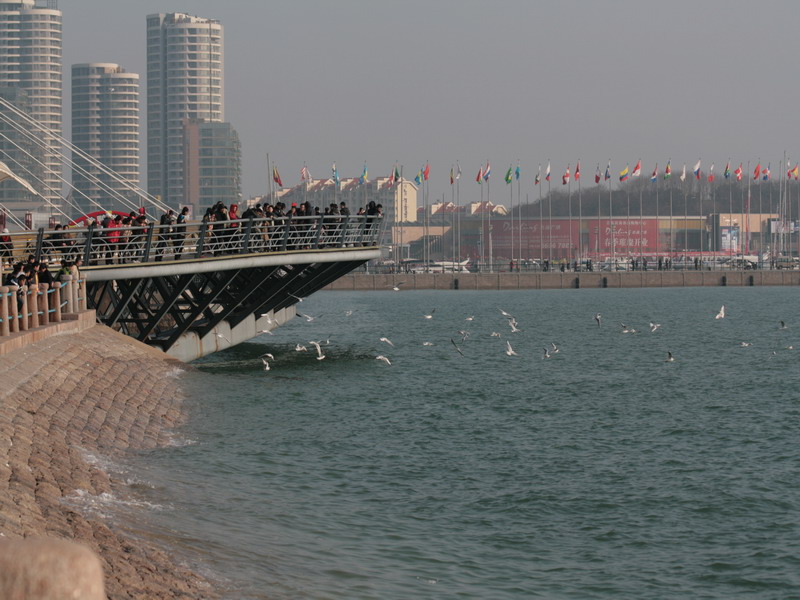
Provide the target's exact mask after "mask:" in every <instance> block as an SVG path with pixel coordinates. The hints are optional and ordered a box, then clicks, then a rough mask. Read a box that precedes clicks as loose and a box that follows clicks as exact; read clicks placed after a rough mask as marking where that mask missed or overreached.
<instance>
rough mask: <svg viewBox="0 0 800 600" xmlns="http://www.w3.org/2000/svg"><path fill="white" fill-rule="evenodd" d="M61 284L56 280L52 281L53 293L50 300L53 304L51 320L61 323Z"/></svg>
mask: <svg viewBox="0 0 800 600" xmlns="http://www.w3.org/2000/svg"><path fill="white" fill-rule="evenodd" d="M62 286H63V284H62V283H60V282H58V281H56V282H54V283H53V293H52V295H51V301H52V304H53V321H55V322H56V323H61V288H62Z"/></svg>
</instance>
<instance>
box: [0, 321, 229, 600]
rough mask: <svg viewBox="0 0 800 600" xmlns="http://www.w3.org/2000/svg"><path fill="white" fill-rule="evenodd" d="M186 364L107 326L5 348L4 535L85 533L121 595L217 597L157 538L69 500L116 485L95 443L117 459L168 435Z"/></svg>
mask: <svg viewBox="0 0 800 600" xmlns="http://www.w3.org/2000/svg"><path fill="white" fill-rule="evenodd" d="M179 366H181V363H179V362H177V361H175V360H173V359H170V358H168V357H166V356H165V355H164V354H162V353H161V352H159V351H157V350H153V349H151V348H149V347H147V346H145V345H144V344H140V343H138V342H136V341H135V340H132V339H130V338H127V337H125V336H123V335H121V334H118V333H115V332H113V331H111V330H110V329H108V328H106V327H102V326H94V327H91V328H90V329H88V330H86V331H84V332H82V333H76V334H68V335H58V336H54V337H51V338H48V339H46V340H43V341H39V342H36V343H34V344H31V345H29V346H27V347H25V348H23V349H20V350H15V351H13V352H11V353H10V354H7V355H5V356H2V357H0V535H2V536H5V537H7V538H16V537H28V536H48V537H56V538H66V539H74V540H79V541H82V542H83V543H84V544H86V545H88V546H89V547H91V548H92V549H93V550H94V551H95V552H97V554H99V556H100V558H101V560H102V562H103V569H104V573H105V577H106V592H107V594H108V597H109V598H112V599H127V598H136V599H144V598H148V599H155V598H181V599H190V598H213V597H215V596H216V594H215V593H214V590H213V587H212V586H211V585H210V584H209V582H207V581H205V580H203V579H202V578H201V577H199V576H198V575H196V574H194V573H192V572H190V571H189V570H188V569H186V568H183V567H181V566H179V565H178V564H177V561H176V560H175V559H174V557H171V556H170V555H168V554H167V553H166V552H165V551H164V550H163V549H160V548H159V547H158V546H157V545H156V544H155V543H150V542H148V541H145V540H143V539H141V538H139V537H132V536H129V535H127V534H125V533H124V532H123V531H121V530H117V529H116V528H115V529H111V528H109V527H108V526H107V525H106V524H104V523H103V522H101V521H100V520H97V519H94V518H85V517H84V516H82V515H81V514H80V513H79V512H76V510H75V509H73V508H71V507H70V506H69V503H65V502H64V501H63V500H64V498H65V497H69V496H71V495H72V496H74V495H75V494H76V493H77V491H78V490H85V492H86V493H89V494H97V495H99V494H102V493H104V492H105V493H111V491H112V482H111V480H110V479H109V476H108V475H107V474H106V473H104V472H103V471H101V470H99V469H98V468H97V467H96V466H93V465H92V464H89V463H88V462H87V461H86V453H87V452H89V453H92V454H96V455H98V456H107V457H110V458H112V459H113V457H114V456H115V455H119V454H120V453H125V452H127V451H132V450H141V449H146V448H152V447H155V446H158V445H162V444H165V443H166V442H167V440H168V437H167V436H168V433H169V431H170V429H171V428H173V427H174V426H175V425H177V424H179V423H180V422H181V419H182V413H181V396H180V390H179V389H178V384H177V379H176V378H175V377H174V376H171V374H172V375H174V373H175V369H176V368H177V367H179Z"/></svg>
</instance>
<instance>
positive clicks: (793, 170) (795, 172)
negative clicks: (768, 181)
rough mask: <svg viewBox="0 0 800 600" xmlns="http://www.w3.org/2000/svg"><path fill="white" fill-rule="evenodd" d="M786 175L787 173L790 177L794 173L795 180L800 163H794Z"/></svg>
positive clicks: (798, 172)
mask: <svg viewBox="0 0 800 600" xmlns="http://www.w3.org/2000/svg"><path fill="white" fill-rule="evenodd" d="M787 175H789V177H792V176H793V175H794V178H795V180H797V178H798V176H800V164H798V163H795V165H794V169H792V170H791V171H789V173H787Z"/></svg>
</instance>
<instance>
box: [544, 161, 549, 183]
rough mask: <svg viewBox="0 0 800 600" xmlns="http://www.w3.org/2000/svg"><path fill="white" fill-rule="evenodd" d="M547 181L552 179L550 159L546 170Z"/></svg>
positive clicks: (545, 177)
mask: <svg viewBox="0 0 800 600" xmlns="http://www.w3.org/2000/svg"><path fill="white" fill-rule="evenodd" d="M544 179H545V181H550V161H547V170H546V171H545V172H544Z"/></svg>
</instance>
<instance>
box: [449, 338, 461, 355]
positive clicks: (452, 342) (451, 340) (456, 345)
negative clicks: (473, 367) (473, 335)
mask: <svg viewBox="0 0 800 600" xmlns="http://www.w3.org/2000/svg"><path fill="white" fill-rule="evenodd" d="M450 343H451V344H453V346H455V349H456V351H457V352H458V353H459V354H460V355H461V356H464V353H463V352H462V351H461V348H459V347H458V344H456V341H455V340H454V339H453V338H450Z"/></svg>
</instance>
